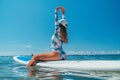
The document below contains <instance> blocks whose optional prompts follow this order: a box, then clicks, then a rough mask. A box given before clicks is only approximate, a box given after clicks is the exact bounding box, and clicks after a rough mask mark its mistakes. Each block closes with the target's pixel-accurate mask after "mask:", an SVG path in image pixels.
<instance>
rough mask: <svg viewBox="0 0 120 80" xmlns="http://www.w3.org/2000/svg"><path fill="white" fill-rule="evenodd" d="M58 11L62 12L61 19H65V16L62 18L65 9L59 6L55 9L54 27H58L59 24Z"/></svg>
mask: <svg viewBox="0 0 120 80" xmlns="http://www.w3.org/2000/svg"><path fill="white" fill-rule="evenodd" d="M58 10H61V11H62V19H65V16H64V14H65V9H64V7H61V6H59V7H57V8H56V9H55V25H56V26H57V25H59V23H58Z"/></svg>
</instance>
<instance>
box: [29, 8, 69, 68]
mask: <svg viewBox="0 0 120 80" xmlns="http://www.w3.org/2000/svg"><path fill="white" fill-rule="evenodd" d="M58 10H61V11H62V19H60V20H58ZM64 13H65V10H64V8H63V7H57V8H56V9H55V32H54V34H53V36H52V40H51V47H52V52H49V53H44V54H36V55H34V56H33V57H32V59H31V61H30V62H29V63H28V64H27V67H31V66H34V65H35V63H36V61H38V60H44V61H52V60H65V59H66V54H65V52H64V50H63V49H62V45H63V43H67V42H68V39H67V31H66V28H67V21H66V20H65V16H64Z"/></svg>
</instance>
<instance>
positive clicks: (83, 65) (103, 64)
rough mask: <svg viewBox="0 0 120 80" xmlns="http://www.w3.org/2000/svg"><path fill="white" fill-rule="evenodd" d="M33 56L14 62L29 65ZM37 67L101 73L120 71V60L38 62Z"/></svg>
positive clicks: (15, 58) (15, 59)
mask: <svg viewBox="0 0 120 80" xmlns="http://www.w3.org/2000/svg"><path fill="white" fill-rule="evenodd" d="M31 58H32V57H31V56H14V57H13V60H14V61H16V62H18V63H20V64H24V65H26V64H28V62H29V61H30V60H31ZM36 66H40V67H49V68H57V69H67V70H68V69H69V70H81V71H82V70H87V71H92V70H100V71H120V60H82V61H75V60H62V61H47V62H38V63H37V64H36Z"/></svg>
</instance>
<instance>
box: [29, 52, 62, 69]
mask: <svg viewBox="0 0 120 80" xmlns="http://www.w3.org/2000/svg"><path fill="white" fill-rule="evenodd" d="M37 60H44V61H52V60H60V55H59V53H58V52H56V51H52V52H50V53H44V54H36V55H34V56H33V57H32V60H31V61H30V62H29V63H28V64H27V67H30V66H34V65H35V62H36V61H37Z"/></svg>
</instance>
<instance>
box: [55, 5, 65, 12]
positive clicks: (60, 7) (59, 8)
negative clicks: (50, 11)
mask: <svg viewBox="0 0 120 80" xmlns="http://www.w3.org/2000/svg"><path fill="white" fill-rule="evenodd" d="M56 10H57V11H58V10H61V11H62V14H64V13H65V9H64V7H62V6H59V7H57V8H56Z"/></svg>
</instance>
